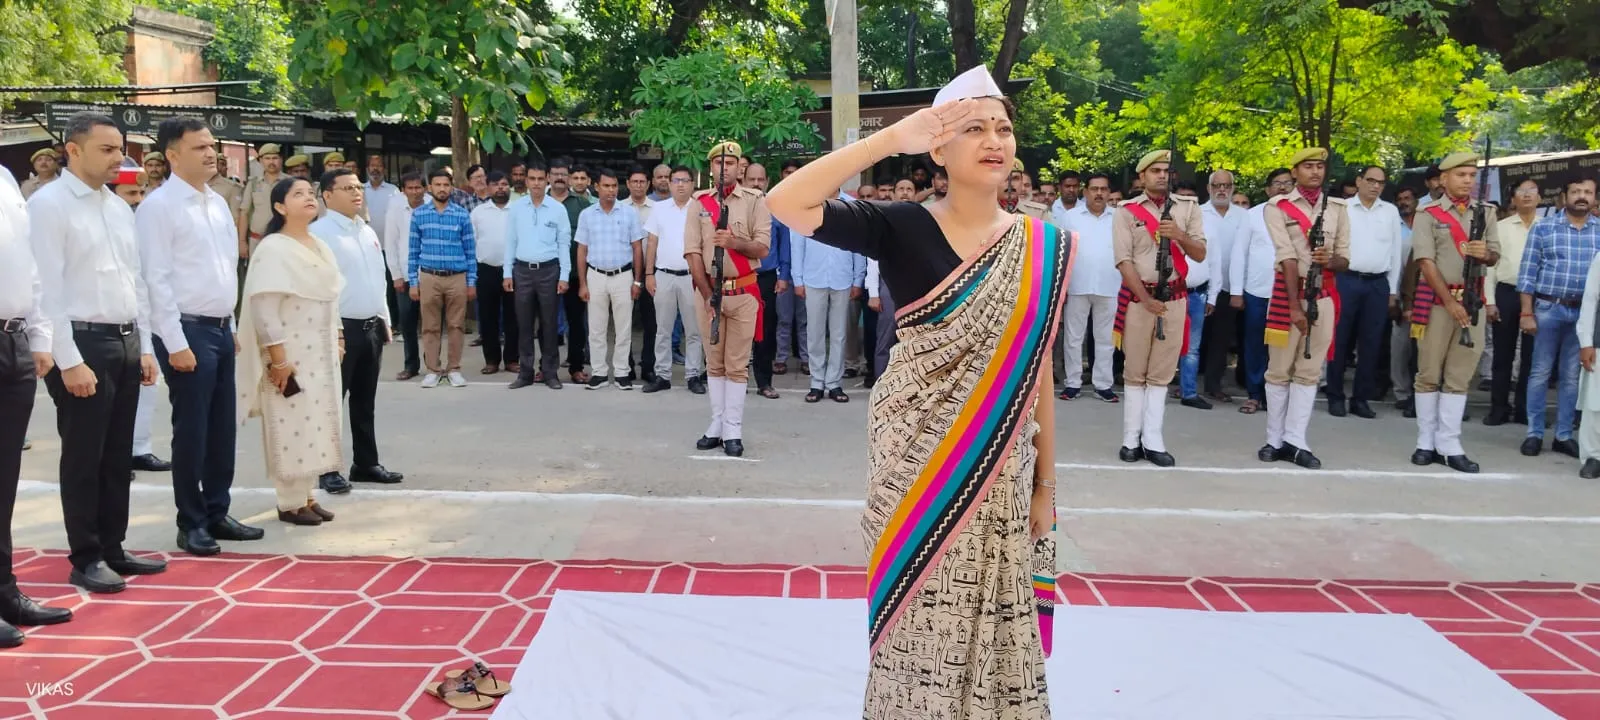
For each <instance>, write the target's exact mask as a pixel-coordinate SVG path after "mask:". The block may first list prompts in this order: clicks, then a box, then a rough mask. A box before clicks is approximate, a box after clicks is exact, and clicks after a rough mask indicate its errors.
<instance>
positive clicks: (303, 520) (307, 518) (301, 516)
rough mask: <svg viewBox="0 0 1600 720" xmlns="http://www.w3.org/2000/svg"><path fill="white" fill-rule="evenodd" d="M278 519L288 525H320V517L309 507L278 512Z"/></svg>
mask: <svg viewBox="0 0 1600 720" xmlns="http://www.w3.org/2000/svg"><path fill="white" fill-rule="evenodd" d="M278 519H279V520H282V521H283V522H286V523H289V524H290V525H321V524H322V516H321V515H318V514H317V513H316V512H314V511H313V510H312V509H311V508H310V507H309V506H308V507H301V508H295V509H294V510H292V511H288V510H279V511H278Z"/></svg>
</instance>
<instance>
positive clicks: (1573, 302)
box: [1533, 293, 1583, 308]
mask: <svg viewBox="0 0 1600 720" xmlns="http://www.w3.org/2000/svg"><path fill="white" fill-rule="evenodd" d="M1533 296H1534V297H1535V298H1538V299H1540V300H1543V301H1545V302H1553V303H1555V304H1557V305H1562V306H1565V307H1570V308H1575V307H1583V298H1558V297H1556V296H1554V295H1546V294H1544V293H1534V294H1533Z"/></svg>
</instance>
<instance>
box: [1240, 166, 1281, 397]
mask: <svg viewBox="0 0 1600 720" xmlns="http://www.w3.org/2000/svg"><path fill="white" fill-rule="evenodd" d="M1292 189H1294V178H1293V177H1291V176H1290V175H1289V169H1288V168H1278V169H1276V170H1273V171H1272V172H1270V173H1268V174H1267V196H1268V197H1276V196H1278V195H1283V194H1285V193H1287V192H1289V191H1290V190H1292ZM1232 255H1233V257H1231V258H1229V259H1228V288H1229V289H1230V290H1232V291H1233V292H1235V293H1236V294H1234V295H1232V296H1230V297H1229V298H1228V305H1229V306H1230V307H1232V308H1233V309H1234V310H1236V311H1240V312H1243V313H1244V316H1243V317H1244V341H1243V344H1242V345H1240V348H1239V354H1240V355H1241V356H1243V360H1244V377H1245V381H1244V386H1245V392H1246V393H1247V395H1248V398H1247V399H1246V400H1245V401H1244V404H1243V405H1241V406H1239V412H1241V413H1244V414H1245V415H1254V414H1255V413H1256V412H1259V411H1260V410H1261V409H1262V407H1264V406H1265V405H1266V402H1267V390H1266V379H1265V378H1266V374H1267V346H1266V342H1265V332H1266V329H1267V303H1268V301H1270V300H1271V299H1272V282H1273V273H1274V272H1275V268H1276V265H1277V260H1276V255H1277V250H1276V249H1275V248H1274V247H1273V245H1272V236H1271V235H1269V234H1267V225H1266V204H1265V203H1263V204H1261V205H1257V206H1255V207H1253V208H1250V211H1249V212H1248V213H1247V214H1246V215H1245V216H1244V218H1243V222H1242V223H1241V225H1240V227H1239V233H1238V236H1237V237H1236V238H1235V240H1234V243H1233V249H1232Z"/></svg>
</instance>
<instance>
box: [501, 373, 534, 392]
mask: <svg viewBox="0 0 1600 720" xmlns="http://www.w3.org/2000/svg"><path fill="white" fill-rule="evenodd" d="M532 384H533V378H525V377H523V376H521V375H518V376H517V379H515V380H512V381H511V384H510V385H507V386H506V387H507V388H508V389H511V390H521V389H522V388H525V387H527V386H529V385H532Z"/></svg>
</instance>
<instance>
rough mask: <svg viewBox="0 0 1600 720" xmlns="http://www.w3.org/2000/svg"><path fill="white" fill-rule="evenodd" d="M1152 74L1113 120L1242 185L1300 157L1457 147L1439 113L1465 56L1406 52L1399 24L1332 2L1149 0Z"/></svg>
mask: <svg viewBox="0 0 1600 720" xmlns="http://www.w3.org/2000/svg"><path fill="white" fill-rule="evenodd" d="M1143 12H1144V18H1145V26H1146V33H1147V35H1148V36H1149V38H1150V40H1151V42H1152V44H1153V45H1154V46H1155V47H1156V48H1157V51H1158V53H1159V61H1160V63H1161V71H1160V74H1159V75H1157V76H1156V77H1155V78H1152V79H1151V80H1150V81H1147V82H1145V83H1143V84H1142V87H1144V88H1145V89H1146V90H1147V91H1148V92H1150V97H1149V98H1148V99H1147V100H1146V101H1145V102H1143V103H1141V105H1142V107H1139V108H1138V109H1132V108H1125V109H1124V112H1123V113H1122V117H1123V119H1124V120H1126V121H1129V122H1132V123H1135V125H1136V126H1137V127H1139V128H1140V129H1142V130H1143V131H1144V132H1145V133H1146V134H1147V135H1149V136H1152V137H1154V136H1158V135H1164V134H1165V130H1166V129H1167V128H1170V127H1175V128H1176V129H1177V132H1178V133H1179V139H1180V141H1181V142H1182V144H1183V146H1184V147H1183V150H1184V151H1185V154H1186V156H1187V157H1188V158H1189V159H1191V160H1192V161H1194V162H1196V163H1198V164H1200V165H1202V166H1216V167H1230V168H1237V169H1240V170H1242V171H1244V172H1245V173H1246V174H1247V175H1249V176H1254V175H1256V174H1259V173H1260V172H1263V171H1265V170H1266V169H1269V168H1270V167H1271V165H1272V164H1273V162H1277V161H1281V159H1282V158H1285V157H1287V156H1288V155H1289V153H1291V152H1293V150H1295V149H1297V148H1299V147H1304V146H1310V145H1315V146H1322V147H1329V148H1331V149H1332V150H1333V151H1334V152H1335V153H1337V154H1338V155H1339V156H1340V157H1341V158H1342V159H1343V160H1344V161H1346V162H1348V163H1359V162H1377V161H1387V162H1390V163H1397V162H1399V161H1400V160H1402V159H1403V158H1404V157H1407V156H1421V157H1429V156H1435V155H1438V154H1440V153H1442V152H1443V151H1445V150H1446V149H1449V148H1451V147H1454V146H1455V145H1457V144H1459V143H1460V141H1461V140H1462V139H1463V138H1461V137H1454V136H1452V135H1450V134H1449V133H1448V132H1447V129H1446V127H1445V108H1446V106H1447V105H1448V103H1449V102H1450V100H1451V98H1452V97H1453V96H1454V94H1455V92H1456V90H1457V88H1458V87H1459V85H1460V83H1461V82H1462V80H1463V79H1464V77H1465V74H1466V72H1467V71H1468V70H1469V69H1471V67H1472V66H1473V63H1474V61H1475V59H1476V56H1475V55H1474V54H1473V53H1472V52H1471V51H1469V50H1466V49H1463V48H1462V47H1461V46H1459V45H1457V44H1456V43H1454V42H1451V41H1443V42H1439V43H1435V44H1433V45H1432V46H1428V47H1421V48H1417V47H1412V46H1408V45H1406V44H1405V43H1403V42H1402V41H1401V38H1402V36H1403V34H1404V28H1403V26H1401V25H1400V23H1398V22H1396V21H1394V20H1392V19H1389V18H1385V17H1382V16H1380V15H1376V14H1373V13H1370V12H1367V11H1364V10H1352V9H1342V8H1339V7H1337V6H1336V5H1335V4H1334V0H1312V2H1301V1H1300V0H1151V1H1150V2H1148V3H1146V4H1145V5H1144V6H1143Z"/></svg>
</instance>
